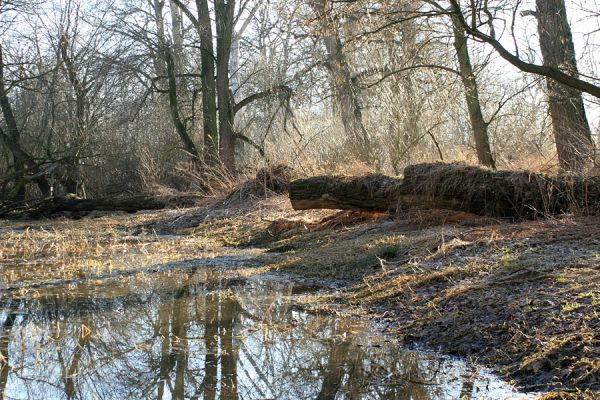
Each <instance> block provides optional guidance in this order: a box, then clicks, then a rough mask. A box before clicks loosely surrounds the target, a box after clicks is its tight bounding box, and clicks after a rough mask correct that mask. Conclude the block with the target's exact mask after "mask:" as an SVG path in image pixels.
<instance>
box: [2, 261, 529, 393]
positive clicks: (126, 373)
mask: <svg viewBox="0 0 600 400" xmlns="http://www.w3.org/2000/svg"><path fill="white" fill-rule="evenodd" d="M301 290H302V288H299V287H296V288H295V287H294V285H293V284H292V283H287V282H282V281H281V280H277V281H274V280H268V279H265V280H261V279H243V278H239V277H233V276H232V275H231V274H230V273H227V271H226V270H222V269H221V270H220V269H219V268H209V267H198V268H193V269H187V270H173V271H169V272H159V273H140V274H135V275H133V276H127V277H121V278H112V279H109V280H104V281H102V282H99V281H93V282H87V283H77V284H71V285H66V286H54V287H46V288H41V289H39V290H38V291H33V292H29V293H27V295H24V296H20V297H19V296H11V299H10V300H8V299H7V298H6V296H5V298H4V299H2V297H1V296H2V294H0V393H1V394H2V396H4V398H6V399H184V398H185V399H218V398H220V399H419V400H420V399H458V398H483V399H504V398H511V399H512V398H522V396H521V395H519V394H517V393H515V392H513V390H512V388H511V387H510V386H508V385H506V384H505V383H503V382H502V381H500V380H498V379H497V378H495V377H493V376H491V375H489V374H487V373H484V372H477V370H476V369H475V368H474V367H473V366H471V365H469V364H466V363H464V362H461V361H457V360H456V359H453V358H448V357H444V356H441V355H439V354H433V353H429V352H419V351H409V350H406V349H403V348H401V347H400V346H398V344H397V343H395V342H394V341H393V340H391V339H390V338H387V337H385V336H382V335H378V334H376V333H375V332H376V330H375V329H373V326H372V325H369V324H368V323H367V322H365V321H360V320H356V319H349V318H342V317H336V316H334V315H323V314H318V315H315V314H311V313H307V312H304V311H301V310H300V309H299V308H298V307H296V306H295V305H294V301H295V300H297V296H298V293H297V292H298V291H301ZM2 396H0V397H2Z"/></svg>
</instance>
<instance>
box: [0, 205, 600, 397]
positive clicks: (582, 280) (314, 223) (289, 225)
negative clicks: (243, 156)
mask: <svg viewBox="0 0 600 400" xmlns="http://www.w3.org/2000/svg"><path fill="white" fill-rule="evenodd" d="M91 221H93V223H92V222H91ZM11 224H12V223H11ZM44 224H46V225H48V226H52V227H53V229H55V230H56V229H57V227H58V229H59V230H60V224H67V225H69V224H70V225H69V226H70V227H71V228H72V227H73V226H80V227H82V226H90V224H93V225H94V226H95V228H94V229H104V230H106V229H110V230H114V231H115V232H121V233H123V232H125V233H127V234H129V235H132V236H143V235H150V234H152V235H153V234H182V235H184V237H186V238H193V239H194V241H193V242H188V241H185V240H184V241H182V246H184V247H185V252H186V254H191V253H192V252H193V248H194V246H198V243H202V245H201V247H202V252H204V253H210V252H213V253H215V252H219V251H226V250H227V249H231V248H253V249H255V250H254V254H256V255H255V258H256V259H257V260H259V261H261V262H262V264H263V267H262V268H260V270H257V273H263V272H265V271H280V272H288V273H291V274H294V275H295V276H300V277H304V278H312V279H314V280H316V281H319V280H323V281H327V282H332V280H333V281H336V282H339V285H333V286H335V288H332V289H331V290H330V291H329V292H327V291H326V292H321V294H320V295H319V296H316V295H315V296H312V297H310V298H307V300H306V301H307V307H309V306H310V307H324V308H329V309H332V308H333V309H335V310H337V311H339V312H349V313H361V314H367V315H369V316H370V317H372V318H373V319H374V320H377V321H379V322H382V323H383V326H386V327H387V329H388V330H389V331H390V332H392V333H393V334H395V335H397V336H398V337H399V338H401V339H403V340H404V341H405V342H406V343H407V344H415V343H417V344H419V345H423V346H427V347H429V348H433V349H440V350H441V351H443V352H446V353H450V354H455V355H459V356H463V357H468V358H471V359H474V360H476V361H477V362H479V363H482V364H484V365H487V366H489V367H491V368H493V369H494V370H496V371H497V372H498V373H500V374H501V375H503V376H505V377H506V378H507V379H508V380H511V381H514V382H515V383H516V384H517V385H518V386H520V387H521V388H523V389H524V390H528V391H543V392H545V393H546V394H544V395H543V398H547V399H550V398H565V399H567V398H600V333H599V332H600V318H599V313H600V219H599V218H577V217H572V216H565V217H562V218H559V219H552V220H541V221H533V222H531V221H530V222H513V221H500V220H494V219H489V218H482V217H477V216H473V215H470V214H465V213H459V212H448V211H439V210H435V211H416V210H415V211H410V212H407V213H405V214H403V215H397V216H389V215H385V214H364V213H356V212H337V211H303V212H298V211H294V210H292V209H291V207H290V205H289V202H288V201H287V198H286V197H285V196H276V197H270V198H267V199H249V198H246V197H244V198H242V197H240V198H237V199H236V198H235V197H233V198H232V197H231V196H230V197H229V198H227V199H226V200H222V201H218V202H207V204H206V205H204V206H203V207H197V208H192V209H185V210H170V211H161V212H144V213H138V214H133V215H128V216H124V215H120V216H114V215H89V216H87V217H85V218H83V219H81V220H78V221H73V222H67V221H62V222H61V220H58V221H57V220H53V221H46V222H39V223H36V225H35V227H36V230H38V231H39V230H40V227H41V229H42V230H43V229H44V226H45V225H44ZM73 224H75V225H73ZM0 225H2V224H0ZM23 225H24V226H25V225H27V223H25V222H24V223H23ZM31 225H32V224H29V226H31ZM1 228H3V226H0V229H1ZM74 231H76V229H75V230H74ZM173 251H177V249H168V251H165V254H167V253H169V252H173ZM169 257H170V256H169ZM169 257H167V256H165V258H169ZM294 275H291V276H294ZM325 278H326V279H325ZM323 293H325V294H323Z"/></svg>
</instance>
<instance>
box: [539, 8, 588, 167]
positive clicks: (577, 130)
mask: <svg viewBox="0 0 600 400" xmlns="http://www.w3.org/2000/svg"><path fill="white" fill-rule="evenodd" d="M536 5H537V12H536V17H537V20H538V33H539V38H540V48H541V50H542V58H543V61H544V65H545V66H549V67H555V68H559V69H561V70H562V71H563V72H565V73H567V74H569V75H571V76H573V77H578V76H579V73H578V71H577V61H576V58H575V47H574V45H573V37H572V35H571V27H570V26H569V22H568V20H567V12H566V9H565V3H564V0H536ZM546 83H547V87H548V97H549V103H550V117H551V118H552V130H553V131H554V139H555V141H556V151H557V153H558V160H559V164H560V169H561V171H562V172H574V173H581V172H584V171H585V169H586V168H587V167H588V166H590V165H591V162H592V160H593V158H592V157H593V143H592V136H591V131H590V126H589V123H588V120H587V117H586V114H585V107H584V105H583V99H582V97H581V92H579V91H578V90H576V89H573V88H571V87H569V86H566V85H563V84H561V83H559V82H557V81H555V80H554V79H551V78H547V79H546Z"/></svg>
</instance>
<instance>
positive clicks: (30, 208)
mask: <svg viewBox="0 0 600 400" xmlns="http://www.w3.org/2000/svg"><path fill="white" fill-rule="evenodd" d="M200 199H201V196H199V195H182V196H150V195H138V196H131V197H112V198H110V197H109V198H98V199H78V198H70V197H49V198H45V199H38V200H30V201H27V202H22V203H18V204H14V203H13V204H5V205H3V206H2V207H0V217H9V218H14V217H28V218H39V217H49V216H51V215H53V214H56V213H60V212H73V213H86V212H91V211H125V212H129V213H133V212H137V211H141V210H161V209H163V208H177V207H191V206H193V205H195V204H196V202H197V201H198V200H200Z"/></svg>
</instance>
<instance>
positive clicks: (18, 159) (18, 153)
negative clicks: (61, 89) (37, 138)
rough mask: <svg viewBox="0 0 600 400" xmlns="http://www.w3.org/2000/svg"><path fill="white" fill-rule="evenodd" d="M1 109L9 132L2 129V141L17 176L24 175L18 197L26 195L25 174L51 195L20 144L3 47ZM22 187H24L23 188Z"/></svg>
mask: <svg viewBox="0 0 600 400" xmlns="http://www.w3.org/2000/svg"><path fill="white" fill-rule="evenodd" d="M0 109H2V114H3V115H4V122H5V123H6V127H7V132H6V133H5V132H4V131H3V130H2V129H1V128H0V141H1V142H3V143H4V145H5V146H6V147H8V149H9V150H10V152H11V154H12V156H13V160H14V163H15V171H16V173H17V174H21V173H22V174H23V176H22V179H19V178H18V177H17V178H16V185H17V186H18V191H17V192H18V193H17V197H24V195H25V190H24V187H25V182H26V179H25V173H26V172H29V173H30V174H32V175H33V177H34V178H33V180H34V181H35V182H36V183H37V186H38V188H39V189H40V191H41V192H42V195H43V196H44V197H45V196H49V195H50V184H49V183H48V180H47V179H46V177H45V176H44V175H43V174H40V173H39V166H38V164H37V163H36V161H35V160H34V158H33V157H32V156H31V155H29V154H28V153H27V152H26V151H25V150H24V149H23V148H22V147H21V144H20V136H21V134H20V131H19V128H18V126H17V120H16V119H15V116H14V113H13V110H12V107H11V105H10V101H9V99H8V92H7V90H6V86H5V84H4V59H3V55H2V47H0ZM21 185H22V186H21Z"/></svg>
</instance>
